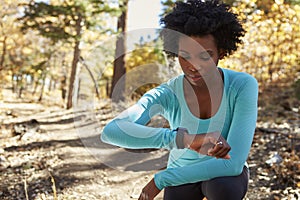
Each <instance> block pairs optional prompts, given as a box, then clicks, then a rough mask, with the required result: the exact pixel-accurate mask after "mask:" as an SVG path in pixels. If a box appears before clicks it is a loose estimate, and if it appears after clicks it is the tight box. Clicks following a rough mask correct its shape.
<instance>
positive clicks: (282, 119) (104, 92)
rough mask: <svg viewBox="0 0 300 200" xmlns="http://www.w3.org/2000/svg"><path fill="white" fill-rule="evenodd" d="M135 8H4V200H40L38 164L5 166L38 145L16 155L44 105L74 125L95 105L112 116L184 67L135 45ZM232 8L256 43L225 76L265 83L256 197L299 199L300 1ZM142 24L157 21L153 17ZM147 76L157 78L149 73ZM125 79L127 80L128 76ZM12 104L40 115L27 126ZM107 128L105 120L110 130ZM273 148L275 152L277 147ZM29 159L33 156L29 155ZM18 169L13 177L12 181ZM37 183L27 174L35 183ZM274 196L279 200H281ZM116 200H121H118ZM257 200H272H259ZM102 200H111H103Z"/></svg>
mask: <svg viewBox="0 0 300 200" xmlns="http://www.w3.org/2000/svg"><path fill="white" fill-rule="evenodd" d="M129 1H131V0H45V1H35V0H18V1H15V0H2V1H1V4H0V10H1V12H0V15H1V18H0V104H2V105H1V107H0V110H1V114H0V115H1V118H0V123H1V129H0V131H1V132H0V139H1V140H2V142H1V143H2V144H1V145H2V147H1V146H0V156H1V157H0V166H2V167H1V168H0V170H2V171H4V170H6V171H4V172H5V173H2V172H1V173H2V175H1V179H0V180H1V182H2V181H4V180H7V182H3V186H2V187H0V189H1V190H0V197H3V198H2V199H18V198H16V197H17V196H19V197H20V199H24V198H25V197H26V198H28V195H29V196H30V195H31V196H30V197H32V198H33V197H34V193H35V192H34V189H37V188H31V190H30V189H28V192H27V189H26V188H27V185H26V184H27V182H26V181H24V177H23V175H22V173H23V172H24V170H25V171H26V170H28V169H29V168H30V169H31V168H35V166H34V165H33V164H32V163H31V164H30V165H29V166H28V165H27V164H28V162H23V163H21V164H20V163H19V166H18V167H19V168H18V169H21V172H20V171H15V170H16V169H17V168H13V169H12V166H13V164H11V163H10V164H6V165H5V164H3V163H5V162H9V160H10V159H8V158H7V155H8V154H9V155H10V156H12V155H14V156H15V157H17V155H16V154H17V152H18V151H15V152H14V150H20V149H18V148H17V147H18V145H20V144H22V145H24V144H25V143H26V142H27V143H26V144H27V145H28V144H29V143H28V140H26V141H22V140H21V141H20V140H14V142H13V145H12V144H11V143H10V142H11V140H10V139H8V138H9V137H15V136H18V137H20V135H22V136H23V134H24V131H23V130H22V131H23V132H22V131H19V129H17V128H16V125H20V124H22V123H28V122H33V123H40V121H39V120H37V117H36V118H35V119H33V118H30V116H32V115H33V114H36V113H34V110H36V108H37V107H38V105H43V106H46V107H45V108H44V110H43V111H45V110H51V107H55V108H57V110H59V111H56V112H63V113H64V114H61V116H67V115H68V116H71V114H70V113H72V109H71V108H73V109H76V108H82V107H85V106H87V105H86V104H88V102H92V105H91V107H92V108H95V109H98V110H99V112H101V109H102V111H103V109H104V108H106V107H103V105H104V104H105V102H110V101H111V100H113V101H114V100H116V101H118V100H124V99H126V100H129V101H132V100H136V98H138V97H139V96H140V95H142V94H143V93H144V92H145V91H146V90H148V89H150V88H151V87H154V86H155V85H157V84H159V83H161V82H163V81H165V80H167V79H168V78H170V77H172V76H173V75H174V74H176V73H179V69H178V65H177V62H176V60H173V59H172V58H169V57H167V56H166V55H165V54H164V53H163V51H162V43H161V41H160V40H159V39H158V38H157V36H158V34H154V36H153V34H151V35H150V34H149V35H148V36H146V37H145V36H140V37H139V38H138V39H136V40H133V39H132V40H131V39H130V38H131V36H136V35H139V33H140V31H139V30H136V31H130V32H128V31H127V16H128V13H129V12H130V9H128V3H129ZM174 2H175V0H161V4H162V8H163V9H162V11H161V15H164V14H165V13H167V12H169V11H170V9H171V8H172V6H173V5H174ZM225 2H226V3H228V4H230V5H232V9H233V11H234V12H235V13H237V14H238V15H239V17H240V20H241V21H242V22H243V23H244V27H245V29H246V31H247V33H246V35H245V37H244V44H243V45H242V46H240V47H239V49H238V51H237V52H236V53H234V54H233V55H231V56H230V57H228V58H227V59H226V60H224V61H222V62H221V63H220V66H221V67H225V68H230V69H234V70H238V71H245V72H248V73H250V74H252V75H253V76H255V77H256V78H257V80H258V82H259V85H260V97H259V111H260V113H259V120H258V128H257V132H258V133H257V138H256V140H255V141H254V149H255V150H253V152H252V153H251V155H252V157H250V163H251V161H253V163H252V164H253V165H252V166H253V167H254V168H257V169H259V170H260V172H259V171H256V172H254V176H255V177H256V179H254V180H253V181H254V182H252V183H251V184H252V192H253V193H255V191H256V189H255V187H259V188H261V189H260V190H261V192H262V191H268V192H269V193H270V195H269V196H268V198H267V197H266V198H265V199H284V197H286V199H298V198H300V196H299V188H300V178H299V176H300V175H299V172H300V163H299V154H298V152H297V151H298V150H299V141H300V139H299V135H300V127H299V123H300V120H299V115H300V110H299V109H300V53H299V52H300V25H299V22H300V1H299V0H226V1H225ZM141 18H147V12H146V11H145V16H141ZM147 30H149V31H153V30H151V29H145V30H142V31H141V32H143V33H145V32H146V33H147ZM128 38H129V39H128ZM128 40H130V42H131V43H130V44H128ZM140 69H147V70H143V71H142V73H140V71H139V70H140ZM125 74H127V75H126V76H124V75H125ZM124 77H126V78H124ZM149 77H150V78H149ZM153 77H155V78H153ZM141 80H142V81H141ZM143 80H144V81H143ZM10 103H28V104H32V105H33V106H35V108H32V110H31V111H30V112H31V113H33V114H30V112H28V113H26V116H25V117H26V118H24V115H22V113H21V112H18V109H20V110H22V108H20V107H13V106H12V107H7V104H10ZM101 106H102V107H101ZM125 106H126V105H125ZM38 108H39V107H38ZM36 112H37V113H38V112H40V110H39V111H36ZM66 113H67V114H66ZM23 114H24V113H23ZM102 114H103V113H101V115H102ZM106 114H107V113H106ZM20 117H23V118H22V119H20ZM111 117H112V116H111ZM70 118H71V117H70ZM58 122H62V121H61V120H60V121H59V120H58ZM105 123H106V121H105V120H103V124H105ZM40 124H41V123H40ZM44 125H45V124H44ZM46 125H49V123H48V124H46ZM11 130H12V131H11ZM18 131H19V132H18ZM47 131H49V130H47ZM61 131H62V132H63V131H64V130H63V129H62V130H61ZM266 135H267V136H266ZM33 138H34V137H33ZM9 141H10V142H9ZM272 141H273V143H272ZM31 142H34V141H31ZM270 142H271V143H272V145H273V146H268V144H269V143H270ZM280 142H284V143H280ZM55 144H57V143H55ZM261 145H265V147H264V148H262V149H260V148H259V147H258V146H261ZM12 146H14V148H11V147H12ZM41 146H42V145H41ZM27 147H30V151H32V150H34V149H35V150H36V148H37V146H34V148H33V146H30V145H29V146H27ZM25 149H26V148H25ZM21 150H22V151H24V148H21ZM52 150H53V149H52ZM280 151H281V156H280V159H279V160H280V162H278V163H277V164H278V165H273V164H274V163H276V162H277V161H276V158H278V157H276V156H278V154H280ZM8 152H9V153H8ZM13 152H14V153H13ZM7 153H8V154H7ZM14 156H12V157H14ZM270 156H273V157H271V159H273V160H268V159H267V158H269V157H270ZM22 158H23V157H22ZM23 159H24V158H23ZM274 159H275V161H274ZM266 160H268V162H269V164H270V163H271V168H268V170H264V169H263V168H264V167H266V166H265V165H264V164H265V161H266ZM256 161H257V162H260V164H257V163H256ZM273 161H274V162H273ZM1 162H2V164H1ZM24 163H25V164H24ZM24 166H25V167H24ZM258 166H260V168H259V167H258ZM269 167H270V166H269ZM8 168H10V169H12V171H10V172H9V170H8V171H7V169H8ZM45 168H46V167H45ZM53 173H54V172H53ZM5 174H6V175H5ZM9 174H10V175H9ZM12 174H15V175H20V174H21V175H20V177H19V178H15V179H10V178H8V177H10V176H13V175H12ZM270 174H271V175H270ZM279 174H281V175H279ZM28 176H29V175H28V174H27V175H26V177H28ZM46 176H47V175H46ZM270 176H272V178H269V177H270ZM53 177H54V178H57V179H59V178H58V177H59V176H58V175H57V177H55V175H53V176H52V175H51V176H50V178H52V179H51V180H53V179H54V178H53ZM274 177H275V178H274ZM48 178H49V176H48ZM17 180H18V181H17ZM272 180H273V182H272ZM260 181H263V183H262V182H260ZM16 182H17V183H16ZM20 182H21V183H20ZM271 182H272V183H271ZM25 183H26V184H25ZM16 184H17V185H19V186H18V187H19V192H17V193H14V192H13V189H9V188H10V187H15V185H16ZM24 184H25V185H24ZM36 184H37V183H36ZM54 185H55V184H54ZM266 185H267V186H266ZM277 185H281V186H278V187H277ZM25 186H26V187H25ZM271 186H272V187H271ZM28 187H29V186H28ZM57 187H58V186H57ZM20 188H22V189H20ZM24 188H25V189H24ZM48 188H50V191H49V192H50V193H51V194H52V196H54V197H53V198H54V199H55V198H56V199H57V195H56V193H57V190H58V192H59V188H55V187H53V185H52V189H51V185H50V186H49V187H48ZM270 188H271V189H270ZM274 188H275V189H274ZM44 189H45V188H44ZM250 189H251V188H250ZM20 190H22V191H23V192H20ZM40 190H41V189H40ZM46 190H47V189H46ZM61 190H62V189H61ZM260 190H259V191H260ZM272 190H274V191H276V192H273V193H272V192H271V191H272ZM250 191H251V190H250ZM268 192H267V193H268ZM271 193H272V194H271ZM258 194H259V192H258ZM1 195H3V196H1ZM14 195H15V196H14ZM9 196H11V197H13V198H10V197H9ZM265 196H266V195H265ZM40 198H41V197H40ZM114 198H115V199H118V198H117V196H115V197H114ZM114 198H112V197H111V198H109V197H108V198H107V199H114ZM248 198H249V199H264V198H259V196H256V197H254V196H253V197H251V196H250V197H248ZM41 199H42V198H41ZM46 199H47V198H46ZM70 199H73V198H70ZM98 199H99V198H98ZM102 199H105V198H104V197H103V195H102Z"/></svg>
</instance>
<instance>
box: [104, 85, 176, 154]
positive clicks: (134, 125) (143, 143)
mask: <svg viewBox="0 0 300 200" xmlns="http://www.w3.org/2000/svg"><path fill="white" fill-rule="evenodd" d="M173 98H174V94H173V93H172V91H171V90H170V89H169V88H167V87H164V86H159V87H157V88H154V89H152V90H150V91H149V92H147V93H146V94H145V95H144V96H143V97H142V98H141V99H140V100H139V101H138V102H137V103H136V104H135V105H133V106H132V107H130V108H128V109H126V110H125V111H123V112H122V113H121V114H119V115H118V116H117V117H116V118H114V119H113V120H112V121H110V122H109V123H108V124H107V125H106V126H105V127H104V130H103V132H102V133H101V140H102V141H103V142H105V143H109V144H113V145H116V146H120V147H124V148H132V149H138V148H166V149H172V148H176V133H177V131H175V130H171V129H169V128H153V127H148V126H146V124H147V123H148V122H149V121H150V119H151V118H152V117H153V116H155V115H158V114H161V113H162V112H163V110H164V109H165V108H166V107H167V106H169V105H171V104H172V101H174V99H173ZM167 102H168V103H167ZM173 103H174V102H173ZM171 106H172V105H171Z"/></svg>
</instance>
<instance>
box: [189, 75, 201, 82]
mask: <svg viewBox="0 0 300 200" xmlns="http://www.w3.org/2000/svg"><path fill="white" fill-rule="evenodd" d="M187 76H188V77H189V78H190V79H192V80H193V81H194V82H196V81H199V80H200V79H201V78H202V76H201V75H187Z"/></svg>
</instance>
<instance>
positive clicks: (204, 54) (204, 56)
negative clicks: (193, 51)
mask: <svg viewBox="0 0 300 200" xmlns="http://www.w3.org/2000/svg"><path fill="white" fill-rule="evenodd" d="M199 58H200V59H201V60H205V61H207V60H209V59H210V58H211V55H210V54H209V53H208V52H202V53H200V55H199Z"/></svg>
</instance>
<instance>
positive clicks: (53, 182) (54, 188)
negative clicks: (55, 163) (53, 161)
mask: <svg viewBox="0 0 300 200" xmlns="http://www.w3.org/2000/svg"><path fill="white" fill-rule="evenodd" d="M48 172H49V176H50V177H51V182H52V191H53V198H54V200H58V199H57V192H56V186H55V180H54V178H53V176H52V174H51V172H50V171H49V170H48Z"/></svg>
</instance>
